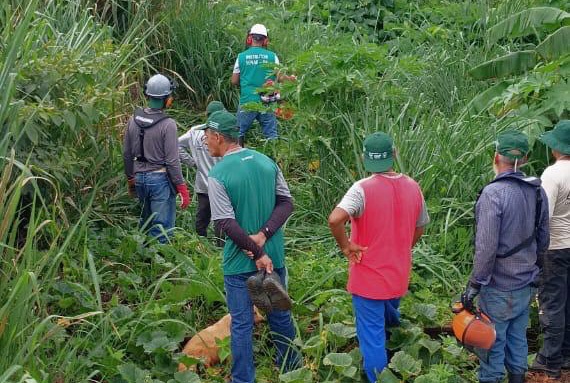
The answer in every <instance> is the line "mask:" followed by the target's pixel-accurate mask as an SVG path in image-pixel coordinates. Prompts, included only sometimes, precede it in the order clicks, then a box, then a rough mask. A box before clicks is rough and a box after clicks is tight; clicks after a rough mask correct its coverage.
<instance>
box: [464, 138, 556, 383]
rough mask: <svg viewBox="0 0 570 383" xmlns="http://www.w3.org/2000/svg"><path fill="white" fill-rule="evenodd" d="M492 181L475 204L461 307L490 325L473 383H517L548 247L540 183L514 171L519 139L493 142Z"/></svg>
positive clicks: (523, 152) (523, 148) (523, 151)
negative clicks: (491, 335)
mask: <svg viewBox="0 0 570 383" xmlns="http://www.w3.org/2000/svg"><path fill="white" fill-rule="evenodd" d="M495 149H496V151H495V155H494V157H493V169H494V170H495V174H496V177H495V179H494V180H493V181H491V183H490V184H488V185H487V186H485V187H484V188H483V190H482V191H481V194H480V196H479V199H478V200H477V203H476V205H475V223H476V227H475V255H474V259H473V271H472V273H471V277H470V278H469V283H468V285H467V288H466V290H465V292H464V293H463V295H462V303H463V306H464V307H465V308H467V309H468V310H472V309H473V299H474V298H475V297H476V296H477V295H479V293H480V296H479V307H480V309H481V311H482V312H483V313H484V314H486V315H487V316H488V317H489V318H490V319H491V321H492V322H493V323H494V325H495V331H496V340H495V343H494V345H493V346H492V347H491V349H490V350H489V354H488V359H487V360H485V359H481V361H480V368H479V382H481V383H483V382H489V383H490V382H493V383H498V382H502V381H503V378H504V376H505V367H506V370H507V372H508V376H509V378H508V379H509V383H522V382H524V379H525V372H526V370H527V367H528V365H527V353H528V344H527V339H526V328H527V326H528V315H529V305H530V299H531V296H532V295H533V291H534V289H533V288H532V285H533V284H534V282H535V279H536V277H537V275H538V265H537V260H538V254H540V253H542V252H543V251H544V250H546V249H547V248H548V241H549V237H548V236H549V231H548V204H547V201H546V194H545V193H544V190H543V189H542V187H541V186H540V184H541V182H540V179H538V178H536V177H528V176H526V175H525V174H524V173H522V172H521V171H520V170H519V167H520V166H522V165H523V164H525V163H526V161H527V154H528V151H529V146H528V138H527V136H526V135H525V134H523V133H521V132H518V131H514V130H510V131H506V132H504V133H501V134H500V135H499V136H498V138H497V141H496V148H495Z"/></svg>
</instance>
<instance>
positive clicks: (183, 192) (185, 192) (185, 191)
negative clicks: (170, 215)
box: [176, 184, 190, 209]
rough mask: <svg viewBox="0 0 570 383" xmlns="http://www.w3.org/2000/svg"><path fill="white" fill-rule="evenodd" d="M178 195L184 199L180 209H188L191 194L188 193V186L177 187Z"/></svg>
mask: <svg viewBox="0 0 570 383" xmlns="http://www.w3.org/2000/svg"><path fill="white" fill-rule="evenodd" d="M176 193H178V194H180V198H182V203H181V204H180V208H181V209H186V208H187V207H188V205H190V193H189V192H188V188H187V187H186V184H180V185H176Z"/></svg>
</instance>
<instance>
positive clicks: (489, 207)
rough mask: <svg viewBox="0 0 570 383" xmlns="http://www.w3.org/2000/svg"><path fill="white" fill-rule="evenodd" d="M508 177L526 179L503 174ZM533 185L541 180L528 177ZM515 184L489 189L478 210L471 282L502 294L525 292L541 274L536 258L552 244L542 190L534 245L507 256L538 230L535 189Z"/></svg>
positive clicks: (506, 182)
mask: <svg viewBox="0 0 570 383" xmlns="http://www.w3.org/2000/svg"><path fill="white" fill-rule="evenodd" d="M506 176H515V177H518V178H525V175H524V174H523V173H521V172H512V171H509V172H504V173H501V174H499V175H498V176H497V179H499V178H503V177H506ZM527 179H530V180H531V182H532V183H533V185H536V186H538V185H540V180H539V179H538V178H535V177H528V178H527ZM533 185H528V186H527V185H524V184H522V183H521V182H518V181H516V180H503V181H500V182H493V183H491V184H489V185H487V186H486V187H485V188H484V189H483V191H482V193H481V196H480V197H479V200H478V201H477V204H476V206H475V222H476V232H475V257H474V261H473V272H472V274H471V281H472V282H474V283H477V284H481V285H488V286H490V287H493V288H496V289H498V290H502V291H512V290H517V289H520V288H523V287H525V286H527V285H529V284H530V283H531V282H533V281H534V279H535V278H536V275H537V274H538V266H537V264H536V261H537V254H539V253H541V252H543V251H545V250H546V249H547V248H548V243H549V229H548V201H547V198H546V194H545V192H544V190H543V189H542V188H540V193H541V195H542V204H541V207H540V209H541V210H540V212H539V214H540V216H539V225H538V229H537V233H536V238H535V240H534V241H533V242H532V244H531V245H530V246H528V247H526V248H524V249H521V250H520V251H518V252H516V253H515V254H513V255H511V256H509V257H506V258H498V257H497V254H506V253H507V252H508V251H510V250H511V249H514V248H515V247H516V246H518V245H519V244H520V243H521V242H523V241H524V240H525V239H527V238H528V237H530V236H531V235H532V233H533V231H534V227H535V217H536V216H535V213H536V212H535V211H536V187H535V186H533Z"/></svg>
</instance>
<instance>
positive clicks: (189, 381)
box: [174, 371, 202, 383]
mask: <svg viewBox="0 0 570 383" xmlns="http://www.w3.org/2000/svg"><path fill="white" fill-rule="evenodd" d="M174 382H177V383H201V382H202V380H201V379H200V377H199V376H198V375H197V374H196V373H195V372H192V371H182V372H177V373H175V374H174Z"/></svg>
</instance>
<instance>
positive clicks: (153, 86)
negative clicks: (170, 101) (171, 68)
mask: <svg viewBox="0 0 570 383" xmlns="http://www.w3.org/2000/svg"><path fill="white" fill-rule="evenodd" d="M175 88H176V86H175V84H174V82H173V81H172V80H170V79H169V78H168V77H166V76H164V75H162V74H155V75H154V76H152V77H151V78H149V79H148V81H147V82H146V84H145V85H144V94H145V95H146V96H148V97H152V98H166V97H168V96H170V94H172V92H173V91H174V89H175Z"/></svg>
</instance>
